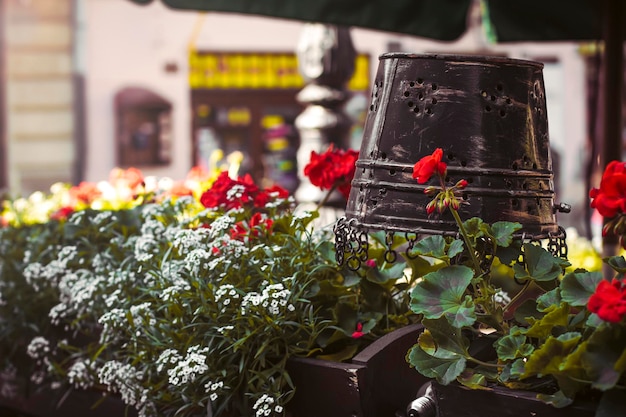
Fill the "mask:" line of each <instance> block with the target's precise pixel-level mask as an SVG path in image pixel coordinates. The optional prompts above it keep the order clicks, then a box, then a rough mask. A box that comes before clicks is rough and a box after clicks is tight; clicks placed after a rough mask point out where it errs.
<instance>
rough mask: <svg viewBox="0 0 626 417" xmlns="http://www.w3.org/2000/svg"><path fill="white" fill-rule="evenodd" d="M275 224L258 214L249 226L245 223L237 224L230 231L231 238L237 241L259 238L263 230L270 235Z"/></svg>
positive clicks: (254, 215)
mask: <svg viewBox="0 0 626 417" xmlns="http://www.w3.org/2000/svg"><path fill="white" fill-rule="evenodd" d="M273 224H274V221H273V220H272V219H268V218H265V217H263V215H262V214H261V213H259V212H256V213H254V214H253V215H252V217H251V218H250V220H249V221H248V222H247V224H246V222H243V221H241V222H238V223H237V224H235V226H233V228H232V230H231V231H230V237H231V238H232V239H237V240H243V239H244V238H246V237H259V235H260V233H259V232H260V231H262V230H265V231H267V232H268V233H269V232H270V231H271V228H272V225H273Z"/></svg>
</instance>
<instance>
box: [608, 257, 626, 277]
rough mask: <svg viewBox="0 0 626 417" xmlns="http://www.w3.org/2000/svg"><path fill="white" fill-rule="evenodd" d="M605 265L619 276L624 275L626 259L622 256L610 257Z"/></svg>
mask: <svg viewBox="0 0 626 417" xmlns="http://www.w3.org/2000/svg"><path fill="white" fill-rule="evenodd" d="M607 263H608V264H609V265H610V266H611V268H613V269H614V270H615V271H617V272H619V273H620V274H624V273H626V259H624V257H623V256H612V257H610V258H609V259H608V260H607Z"/></svg>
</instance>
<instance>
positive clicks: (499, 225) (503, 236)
mask: <svg viewBox="0 0 626 417" xmlns="http://www.w3.org/2000/svg"><path fill="white" fill-rule="evenodd" d="M521 228H522V225H521V224H519V223H512V222H495V223H494V224H492V225H491V233H492V237H493V238H494V240H495V242H496V244H497V245H498V246H500V247H503V248H506V247H508V246H509V245H510V244H511V242H512V241H513V233H515V232H517V231H518V230H520V229H521Z"/></svg>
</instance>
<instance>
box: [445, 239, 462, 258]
mask: <svg viewBox="0 0 626 417" xmlns="http://www.w3.org/2000/svg"><path fill="white" fill-rule="evenodd" d="M461 252H463V241H462V240H460V239H454V240H453V241H452V242H450V246H449V247H448V258H454V257H455V256H456V255H458V254H459V253H461Z"/></svg>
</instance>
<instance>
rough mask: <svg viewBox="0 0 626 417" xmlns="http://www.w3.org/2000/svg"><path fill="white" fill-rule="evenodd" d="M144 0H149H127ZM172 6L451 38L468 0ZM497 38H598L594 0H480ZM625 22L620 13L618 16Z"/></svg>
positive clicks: (176, 1) (178, 2)
mask: <svg viewBox="0 0 626 417" xmlns="http://www.w3.org/2000/svg"><path fill="white" fill-rule="evenodd" d="M131 1H134V2H135V3H141V4H147V3H150V2H152V1H153V0H131ZM160 1H162V2H163V3H164V4H166V5H167V6H169V7H171V8H173V9H187V10H200V11H214V12H229V13H243V14H253V15H260V16H269V17H276V18H284V19H293V20H300V21H308V22H320V23H330V24H336V25H343V26H356V27H362V28H369V29H374V30H382V31H388V32H396V33H403V34H408V35H413V36H419V37H424V38H431V39H436V40H442V41H453V40H455V39H457V38H459V37H460V36H461V35H462V34H463V33H464V32H465V30H466V26H467V14H468V10H469V7H470V4H471V3H472V0H367V1H363V0H313V1H303V0H160ZM484 5H485V6H486V10H485V11H486V13H487V16H489V22H488V23H487V24H490V27H491V28H492V29H493V34H495V40H497V41H498V42H516V41H565V40H573V41H577V40H594V39H602V35H603V34H602V15H603V6H602V5H603V2H602V1H598V0H517V1H516V0H484ZM622 22H623V23H626V14H623V16H622Z"/></svg>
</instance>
